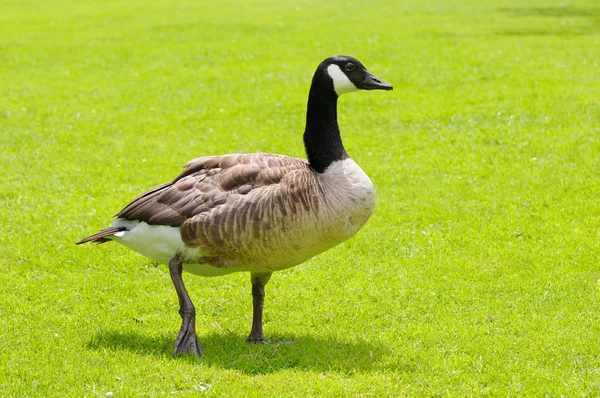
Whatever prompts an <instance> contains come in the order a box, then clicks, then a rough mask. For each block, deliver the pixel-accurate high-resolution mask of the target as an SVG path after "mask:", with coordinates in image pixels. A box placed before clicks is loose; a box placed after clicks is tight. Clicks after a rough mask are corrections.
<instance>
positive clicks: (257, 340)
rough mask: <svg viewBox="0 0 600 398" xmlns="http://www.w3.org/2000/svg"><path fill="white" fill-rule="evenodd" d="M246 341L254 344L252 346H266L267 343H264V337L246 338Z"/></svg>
mask: <svg viewBox="0 0 600 398" xmlns="http://www.w3.org/2000/svg"><path fill="white" fill-rule="evenodd" d="M246 341H247V342H248V343H254V344H267V342H266V341H265V338H264V337H252V336H248V337H246Z"/></svg>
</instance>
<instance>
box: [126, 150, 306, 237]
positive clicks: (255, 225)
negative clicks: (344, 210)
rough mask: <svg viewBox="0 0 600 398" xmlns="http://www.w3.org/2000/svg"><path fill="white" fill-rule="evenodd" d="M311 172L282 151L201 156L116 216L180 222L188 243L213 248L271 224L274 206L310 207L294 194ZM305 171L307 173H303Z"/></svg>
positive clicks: (285, 211)
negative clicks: (249, 230) (246, 230)
mask: <svg viewBox="0 0 600 398" xmlns="http://www.w3.org/2000/svg"><path fill="white" fill-rule="evenodd" d="M313 173H314V172H313V171H312V169H311V168H310V166H308V163H307V162H306V161H305V160H303V159H298V158H292V157H287V156H282V155H275V154H263V153H259V154H247V155H242V154H233V155H223V156H209V157H201V158H197V159H194V160H191V161H189V162H187V163H186V164H185V166H184V170H183V171H182V172H181V174H179V176H177V178H175V179H174V180H173V181H171V182H170V183H167V184H163V185H160V186H158V187H155V188H153V189H151V190H149V191H148V192H146V193H144V194H142V195H140V196H138V197H137V198H136V199H134V200H133V201H132V202H131V203H129V204H128V205H127V206H125V208H124V209H123V210H121V211H120V212H119V213H118V214H117V217H120V218H124V219H127V220H138V221H144V222H147V223H149V224H158V225H169V226H174V227H181V232H182V237H183V239H184V242H186V244H190V245H201V246H209V247H211V248H214V247H216V246H219V245H223V244H225V242H226V241H228V239H232V237H233V238H235V236H236V235H239V234H240V230H242V229H246V228H250V229H251V232H252V234H258V233H260V231H261V230H263V229H265V228H268V227H269V223H270V222H271V221H269V220H268V218H272V217H273V215H274V213H275V208H279V209H280V210H279V211H280V213H281V214H282V215H287V214H292V215H293V214H295V213H296V211H297V206H296V204H295V203H293V201H294V200H299V204H300V203H301V204H300V207H301V208H305V209H306V208H307V205H308V202H309V200H310V199H309V198H308V197H307V198H302V197H300V198H298V197H295V199H294V196H297V195H294V192H293V191H295V189H294V187H293V185H294V184H297V183H298V181H299V180H306V178H310V176H311V175H312V174H313ZM303 175H306V176H308V177H306V178H302V177H300V178H299V176H303ZM292 176H294V177H293V178H291V177H292ZM282 181H285V182H286V183H285V184H281V183H282ZM290 181H292V183H291V186H288V185H287V183H288V182H290ZM290 189H291V190H290ZM286 195H291V197H289V198H287V199H286V197H285V196H286ZM232 240H233V241H235V239H232Z"/></svg>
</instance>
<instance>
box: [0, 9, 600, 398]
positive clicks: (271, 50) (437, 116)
mask: <svg viewBox="0 0 600 398" xmlns="http://www.w3.org/2000/svg"><path fill="white" fill-rule="evenodd" d="M321 3H322V2H321V1H314V0H298V1H289V0H283V1H279V2H276V3H271V2H261V1H254V2H253V1H246V0H242V1H236V2H233V1H225V2H217V4H215V2H208V1H201V2H184V1H152V2H148V1H138V0H132V1H127V2H117V1H95V0H94V1H86V2H80V1H60V0H55V1H49V2H41V1H29V2H22V1H16V0H12V1H5V2H3V3H2V5H0V150H1V152H0V155H1V156H0V175H1V176H2V177H1V178H0V395H1V396H40V397H48V396H61V397H62V396H107V395H108V396H110V395H111V393H112V395H113V396H130V397H131V396H197V395H200V394H205V395H207V396H256V397H266V396H273V397H275V396H277V397H279V396H290V397H301V396H335V397H338V396H374V397H383V396H470V395H472V396H480V395H491V396H560V395H564V396H595V395H599V394H600V264H599V261H598V260H599V256H600V247H599V237H600V236H599V235H600V234H599V228H600V205H599V200H598V192H599V191H600V179H599V178H598V174H599V171H600V157H599V153H600V105H599V101H598V97H599V95H600V5H599V4H598V2H597V1H592V0H589V1H566V2H565V1H542V0H539V1H533V0H525V1H521V0H519V1H517V0H506V1H497V2H494V1H484V2H482V1H474V0H460V1H459V0H456V1H435V0H427V1H421V0H419V1H416V0H415V1H408V0H407V1H392V0H389V1H388V0H383V1H378V2H367V1H363V2H358V1H356V2H353V1H334V2H327V4H325V5H324V4H321ZM338 53H341V54H349V55H353V56H356V57H357V58H359V59H360V60H361V61H363V62H364V63H365V65H367V67H368V68H369V69H370V71H371V72H372V73H374V74H375V75H376V76H378V77H380V78H381V79H383V80H385V81H388V82H390V83H392V84H393V85H394V91H392V92H359V93H354V94H349V95H347V96H344V97H342V98H341V99H340V101H339V119H340V126H341V130H342V136H343V139H344V143H345V145H346V149H347V151H348V152H349V153H350V154H351V156H352V157H353V158H354V159H355V160H356V162H357V163H358V164H360V165H361V167H362V168H363V169H364V170H365V171H366V172H367V173H368V174H369V175H370V176H371V179H372V180H373V182H374V184H375V186H376V190H377V196H378V199H377V200H378V202H377V206H376V211H375V213H374V215H373V217H372V219H371V220H370V221H369V223H368V224H367V225H366V226H365V227H364V228H363V230H362V231H361V232H359V234H358V235H357V236H356V237H354V238H353V239H352V240H350V241H348V242H346V243H344V244H342V245H340V246H338V247H336V248H334V249H332V250H330V251H328V252H326V253H324V254H322V255H320V256H317V257H315V258H314V259H312V260H310V261H308V262H307V263H305V264H303V265H302V266H299V267H296V268H293V269H291V270H287V271H283V272H280V273H277V274H275V275H274V277H273V278H272V280H271V282H270V283H269V284H268V285H267V289H266V291H267V296H266V302H265V334H266V337H267V338H268V339H269V340H270V341H271V342H272V344H270V345H248V344H246V343H245V341H244V339H245V337H246V335H247V333H248V332H249V330H250V323H251V313H252V311H251V292H250V282H249V275H248V274H234V275H230V276H226V277H220V278H212V279H209V278H201V277H194V276H191V275H184V279H185V281H186V283H187V286H188V290H189V292H190V295H191V297H192V299H193V300H194V302H195V304H196V308H197V313H198V315H197V325H198V334H199V338H200V341H201V343H202V344H203V347H204V350H205V357H204V358H203V359H197V358H193V357H185V358H178V359H173V358H172V348H173V343H174V339H175V337H176V335H177V331H178V328H179V325H180V318H179V315H178V314H177V310H178V303H177V297H176V295H175V291H174V289H173V287H172V284H171V281H170V278H169V275H168V272H167V270H166V267H164V266H159V265H157V264H154V263H152V262H151V261H149V260H148V259H146V258H144V257H142V256H140V255H138V254H136V253H134V252H132V251H129V250H127V249H125V248H124V247H121V246H119V245H117V244H114V243H111V244H105V245H101V246H95V247H94V246H91V245H90V246H85V247H78V246H75V245H74V242H75V241H77V240H78V239H80V238H82V237H84V236H86V235H88V234H90V233H92V232H95V231H97V230H99V229H100V228H103V227H105V226H107V225H108V224H109V223H110V221H111V219H112V216H113V215H114V214H115V213H116V212H117V211H119V210H120V209H121V208H122V207H123V206H124V205H126V204H127V203H128V202H129V200H131V199H133V198H134V197H135V196H136V195H138V194H140V193H142V192H144V191H145V190H147V189H149V188H151V187H153V186H155V185H158V184H161V183H164V182H166V181H168V180H170V179H171V178H173V177H174V176H176V175H177V174H178V172H179V170H180V165H182V164H183V163H184V162H185V161H187V160H189V159H192V158H194V157H198V156H204V155H213V154H222V153H231V152H256V151H267V152H276V153H284V154H289V155H292V156H303V146H302V141H301V136H302V132H303V128H304V117H305V104H306V97H307V93H308V87H309V84H310V79H311V77H312V73H313V72H314V69H315V68H316V66H317V64H318V63H319V62H320V61H321V60H322V59H324V58H325V57H327V56H330V55H333V54H338Z"/></svg>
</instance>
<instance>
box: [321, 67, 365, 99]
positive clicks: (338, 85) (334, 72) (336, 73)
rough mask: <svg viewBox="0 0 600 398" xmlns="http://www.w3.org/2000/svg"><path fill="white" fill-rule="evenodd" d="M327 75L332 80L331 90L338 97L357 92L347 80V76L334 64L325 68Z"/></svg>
mask: <svg viewBox="0 0 600 398" xmlns="http://www.w3.org/2000/svg"><path fill="white" fill-rule="evenodd" d="M327 74H328V75H329V76H330V77H331V80H333V89H334V90H335V93H336V94H337V95H338V96H340V95H342V94H346V93H351V92H352V91H357V90H358V88H356V86H355V85H354V83H352V82H351V81H350V79H348V76H346V74H345V73H344V72H342V70H341V69H340V67H339V66H337V65H336V64H331V65H329V66H328V67H327Z"/></svg>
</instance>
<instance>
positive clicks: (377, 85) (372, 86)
mask: <svg viewBox="0 0 600 398" xmlns="http://www.w3.org/2000/svg"><path fill="white" fill-rule="evenodd" d="M364 72H365V80H364V81H363V82H362V83H361V85H360V86H359V87H358V88H360V89H361V90H393V89H394V87H392V85H391V84H388V83H386V82H384V81H381V80H379V79H378V78H376V77H375V76H373V75H372V74H371V73H369V71H368V70H366V69H365V70H364Z"/></svg>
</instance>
